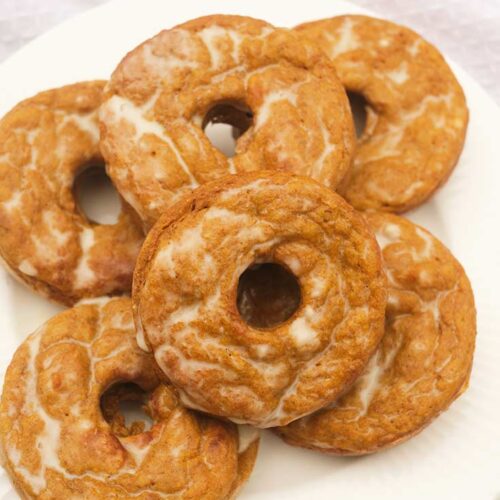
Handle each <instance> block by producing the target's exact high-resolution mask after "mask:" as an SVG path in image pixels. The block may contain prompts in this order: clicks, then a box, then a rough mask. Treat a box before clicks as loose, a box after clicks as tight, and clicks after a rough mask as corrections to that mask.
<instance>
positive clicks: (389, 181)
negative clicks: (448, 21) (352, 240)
mask: <svg viewBox="0 0 500 500" xmlns="http://www.w3.org/2000/svg"><path fill="white" fill-rule="evenodd" d="M296 30H297V31H298V32H299V33H301V34H302V35H304V36H307V37H308V38H310V39H311V40H313V41H315V42H317V43H318V45H319V46H321V47H322V48H323V49H324V51H325V52H326V53H327V54H328V55H329V56H330V58H331V60H332V62H333V63H334V65H335V69H336V71H337V74H338V76H339V78H340V80H341V81H342V84H343V85H344V86H345V87H346V89H347V90H348V91H349V92H352V93H355V94H359V95H361V96H362V97H363V98H364V99H365V100H366V108H365V109H366V126H365V128H364V131H363V133H362V135H361V137H359V140H358V144H357V150H356V153H355V155H354V160H353V167H352V169H351V170H350V172H349V174H348V175H347V176H346V177H345V179H344V181H343V182H342V185H341V186H340V187H339V192H340V193H341V194H342V195H343V196H344V197H345V198H346V199H347V201H348V202H349V203H351V204H352V205H353V206H354V207H355V208H357V209H359V210H367V209H374V210H379V211H389V212H403V211H405V210H408V209H410V208H412V207H415V206H417V205H419V204H421V203H423V202H424V201H425V200H426V199H427V198H429V196H431V195H432V193H434V191H435V190H436V189H437V188H438V187H439V186H440V185H442V184H443V183H444V182H445V181H446V180H447V178H448V176H449V175H450V174H451V172H452V170H453V168H454V166H455V164H456V163H457V161H458V158H459V156H460V153H461V151H462V146H463V143H464V139H465V132H466V129H467V121H468V111H467V105H466V102H465V96H464V93H463V91H462V88H461V87H460V84H459V83H458V82H457V80H456V78H455V76H454V74H453V72H452V71H451V69H450V67H449V66H448V64H447V63H446V61H445V60H444V58H443V56H442V55H441V54H440V53H439V51H438V50H437V49H436V48H435V47H434V46H433V45H431V44H430V43H428V42H427V41H425V40H424V39H423V38H422V37H421V36H419V35H418V34H417V33H415V32H414V31H412V30H410V29H408V28H405V27H404V26H399V25H397V24H394V23H391V22H389V21H385V20H381V19H375V18H372V17H368V16H358V15H346V16H339V17H334V18H331V19H324V20H320V21H315V22H311V23H306V24H302V25H300V26H298V27H297V28H296Z"/></svg>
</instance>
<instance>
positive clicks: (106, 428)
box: [0, 15, 476, 500]
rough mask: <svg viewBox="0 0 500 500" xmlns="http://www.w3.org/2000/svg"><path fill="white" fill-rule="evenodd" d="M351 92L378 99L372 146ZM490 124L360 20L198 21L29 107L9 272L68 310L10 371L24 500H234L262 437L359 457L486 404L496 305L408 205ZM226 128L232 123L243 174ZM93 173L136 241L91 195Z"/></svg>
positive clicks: (16, 143)
mask: <svg viewBox="0 0 500 500" xmlns="http://www.w3.org/2000/svg"><path fill="white" fill-rule="evenodd" d="M347 92H350V93H355V94H357V95H360V96H362V97H363V98H364V100H365V101H366V104H365V111H366V124H365V126H364V128H363V130H362V131H360V133H359V134H358V137H356V133H355V125H354V121H353V115H352V113H351V108H350V104H349V100H348V95H347ZM467 120H468V112H467V106H466V102H465V97H464V94H463V92H462V89H461V87H460V85H459V84H458V82H457V80H456V78H455V76H454V75H453V73H452V71H451V69H450V68H449V67H448V65H447V63H446V62H445V60H444V59H443V57H442V56H441V55H440V53H439V52H438V51H437V50H436V49H435V48H434V47H433V46H432V45H431V44H429V43H428V42H426V41H425V40H424V39H422V38H421V37H420V36H419V35H417V34H416V33H414V32H413V31H411V30H409V29H407V28H405V27H402V26H398V25H395V24H393V23H390V22H388V21H383V20H380V19H374V18H370V17H365V16H354V15H347V16H340V17H335V18H332V19H326V20H321V21H317V22H311V23H307V24H303V25H301V26H298V27H296V28H294V29H291V30H290V29H281V28H276V27H274V26H272V25H270V24H268V23H267V22H264V21H260V20H256V19H251V18H247V17H238V16H225V15H215V16H209V17H204V18H199V19H195V20H192V21H189V22H187V23H185V24H182V25H179V26H176V27H174V28H172V29H167V30H165V31H162V32H160V33H159V34H157V35H156V36H154V37H153V38H151V39H149V40H147V41H145V42H144V43H142V44H141V45H139V46H138V47H136V48H135V49H133V50H132V51H131V52H129V53H128V54H127V55H126V56H125V57H124V58H123V60H122V61H121V62H120V63H119V64H118V66H117V68H116V69H115V71H114V72H113V74H112V75H111V77H110V79H109V81H107V82H104V81H92V82H83V83H76V84H74V85H68V86H65V87H62V88H58V89H53V90H47V91H45V92H42V93H40V94H38V95H36V96H34V97H32V98H29V99H27V100H25V101H23V102H21V103H20V104H18V105H17V106H15V107H14V108H13V109H12V110H11V111H10V112H9V113H7V114H6V115H5V116H4V117H3V119H2V120H1V121H0V171H1V177H0V254H1V257H2V260H3V261H4V264H5V266H6V267H7V269H9V270H10V271H11V272H12V274H13V275H14V276H15V277H16V278H18V279H19V280H20V281H22V282H23V283H25V284H26V285H28V286H29V287H30V288H31V289H32V290H33V291H35V292H37V293H39V294H42V295H44V296H45V297H47V298H48V299H50V300H53V301H56V302H59V303H62V304H64V305H66V306H68V307H69V308H68V309H67V310H65V311H63V312H62V313H60V314H58V315H56V316H55V317H53V318H52V319H50V320H49V321H47V322H46V323H45V324H44V325H42V326H41V327H40V328H39V329H38V330H37V331H35V332H34V333H33V334H31V335H30V336H28V337H27V339H26V340H25V341H24V342H23V343H22V344H21V346H20V347H19V348H18V350H17V352H16V353H15V355H14V357H13V359H12V361H11V363H10V366H9V368H8V370H7V373H6V376H5V381H4V386H3V395H2V400H1V413H0V449H1V457H2V464H3V467H4V468H5V469H6V470H7V472H8V474H9V476H10V477H11V479H12V481H13V483H14V485H15V487H16V489H17V491H18V493H19V494H20V495H21V497H22V498H40V499H73V498H75V499H76V498H78V499H105V498H106V499H108V498H117V499H118V498H137V499H143V500H146V499H148V500H151V499H160V498H183V499H195V498H203V499H226V498H232V497H234V496H235V495H236V494H237V492H238V491H239V489H240V487H241V486H242V485H243V483H244V482H245V480H246V479H247V478H248V477H249V475H250V473H251V471H252V468H253V465H254V462H255V460H256V457H257V449H258V436H259V434H258V432H257V429H258V428H272V430H273V431H274V432H276V433H277V434H278V435H279V436H281V437H282V438H283V439H284V441H286V443H289V444H290V445H294V446H301V447H305V448H311V449H314V450H318V451H322V452H328V453H332V454H337V455H362V454H367V453H372V452H375V451H379V450H382V449H385V448H387V447H390V446H393V445H396V444H399V443H401V442H403V441H405V440H407V439H408V438H410V437H411V436H413V435H415V434H417V433H418V432H420V431H421V430H422V429H423V428H424V427H425V426H427V425H428V424H429V423H430V422H431V421H432V420H433V419H434V418H435V417H437V416H438V415H439V414H440V413H441V412H442V411H443V410H445V409H447V408H448V406H449V405H450V404H451V403H452V402H453V401H454V400H455V399H456V398H457V397H458V396H459V395H460V394H462V393H463V391H464V390H465V389H466V387H467V384H468V380H469V375H470V371H471V366H472V357H473V351H474V342H475V333H476V323H475V321H476V320H475V308H474V299H473V294H472V290H471V287H470V284H469V281H468V279H467V276H466V275H465V273H464V270H463V269H462V267H461V265H460V264H459V262H458V261H457V260H456V259H455V258H454V257H453V255H452V254H451V253H450V251H449V250H448V249H447V248H446V247H445V246H444V245H443V244H442V243H440V242H439V241H438V240H437V239H436V238H435V237H434V236H432V235H431V234H430V233H429V232H428V231H427V230H425V229H424V228H422V227H419V226H417V225H416V224H414V223H412V222H410V221H409V220H407V219H405V218H403V217H401V216H399V215H395V213H400V212H404V211H406V210H408V209H411V208H413V207H416V206H418V205H420V204H422V203H424V202H425V201H426V200H427V199H428V198H429V197H430V196H431V195H432V194H433V193H434V191H435V190H436V189H437V188H438V187H440V186H441V185H442V184H443V183H444V182H445V181H446V180H447V178H448V177H449V175H450V174H451V172H452V170H453V168H454V166H455V164H456V162H457V160H458V158H459V155H460V152H461V149H462V145H463V142H464V138H465V132H466V128H467ZM213 123H226V124H229V125H231V126H232V127H233V135H234V137H235V141H236V146H235V154H234V155H233V156H231V157H228V156H226V155H225V154H223V153H222V152H221V151H220V150H219V149H217V147H215V146H214V145H213V144H212V143H211V141H210V140H209V138H208V137H207V135H206V134H205V131H204V130H205V128H206V127H207V125H208V124H213ZM96 162H97V163H102V164H105V166H106V172H107V175H108V176H109V178H110V179H111V181H112V182H113V184H114V186H115V187H116V190H117V191H118V193H119V195H120V198H121V213H120V215H119V217H118V220H117V222H116V223H114V224H97V223H96V222H94V221H92V220H90V219H89V218H88V217H87V216H86V215H85V214H84V212H83V211H82V209H81V207H80V206H79V204H78V202H77V201H76V199H75V194H74V183H75V177H76V176H77V175H78V174H79V173H80V172H81V171H82V170H83V169H85V168H87V167H88V166H89V165H92V164H95V163H96ZM123 402H135V403H137V404H140V405H142V407H143V409H144V412H145V413H146V414H147V415H148V417H149V419H150V420H151V423H150V425H149V424H148V423H147V422H144V421H136V422H132V423H130V422H128V421H127V419H126V418H125V417H124V415H123V414H122V413H121V410H120V408H121V405H122V403H123Z"/></svg>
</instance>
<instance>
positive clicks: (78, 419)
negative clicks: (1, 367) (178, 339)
mask: <svg viewBox="0 0 500 500" xmlns="http://www.w3.org/2000/svg"><path fill="white" fill-rule="evenodd" d="M134 335H135V332H134V328H133V320H132V308H131V301H130V299H125V298H115V299H108V298H103V299H97V300H93V301H88V302H86V303H82V304H81V305H78V306H76V307H74V308H73V309H70V310H67V311H65V312H63V313H61V314H58V315H57V316H55V317H54V318H52V319H51V320H49V321H48V322H47V323H46V324H45V325H43V326H42V327H41V328H40V329H39V330H38V331H37V332H35V333H34V334H33V335H31V336H30V337H29V338H28V339H27V340H26V341H25V342H24V343H23V344H22V345H21V346H20V347H19V349H18V350H17V352H16V354H15V356H14V358H13V360H12V362H11V364H10V366H9V368H8V370H7V375H6V378H5V383H4V389H3V395H2V402H1V412H0V449H1V453H2V458H3V465H4V467H5V468H6V470H7V471H8V473H9V475H10V477H11V479H12V480H13V482H14V484H15V486H16V488H17V490H18V492H19V493H20V494H21V495H22V497H23V498H39V499H55V498H57V499H63V498H82V499H88V500H90V499H107V498H131V497H132V496H133V497H134V498H138V499H142V500H146V499H148V500H153V499H161V498H167V497H168V498H176V499H194V498H207V499H217V500H219V499H225V498H231V497H232V495H233V493H234V492H235V491H236V489H237V488H239V487H240V486H241V482H242V481H243V480H244V479H246V478H247V477H248V475H249V473H250V471H251V468H252V466H253V462H254V460H255V456H256V450H257V442H256V440H255V438H256V436H254V437H253V438H252V439H250V440H249V439H246V440H245V443H246V444H245V446H244V447H243V448H241V447H240V450H239V449H238V435H237V430H236V426H234V425H232V424H229V423H223V422H220V421H217V420H214V419H211V418H209V417H205V416H198V415H196V414H195V413H194V412H191V411H189V410H186V409H185V408H183V407H182V406H181V405H180V404H179V402H178V399H177V396H176V393H175V390H174V389H173V388H172V387H171V386H169V385H166V384H161V383H160V382H159V380H158V378H157V376H156V374H155V370H154V368H153V366H154V363H153V360H152V358H151V356H150V355H148V354H146V353H144V352H143V351H141V350H140V349H139V348H138V347H137V345H136V343H135V338H134ZM117 383H134V384H136V385H137V386H138V387H140V388H141V390H142V391H145V392H146V393H147V394H148V395H149V397H148V399H147V401H146V412H147V413H148V414H149V416H150V417H151V418H152V420H153V425H152V427H151V428H150V429H149V430H144V428H143V427H142V426H140V425H139V424H133V425H132V428H131V429H127V427H126V426H125V424H124V422H123V418H119V417H117V416H116V415H115V414H114V413H115V412H116V411H117V410H116V405H117V401H116V400H113V396H111V397H108V399H105V400H104V403H103V411H104V412H105V413H107V414H108V418H109V420H110V423H108V422H107V421H106V420H105V419H104V417H103V414H102V412H101V408H100V398H101V395H102V394H103V393H104V391H106V390H107V389H108V388H109V387H113V385H114V384H117ZM129 399H130V398H129ZM132 399H133V398H132Z"/></svg>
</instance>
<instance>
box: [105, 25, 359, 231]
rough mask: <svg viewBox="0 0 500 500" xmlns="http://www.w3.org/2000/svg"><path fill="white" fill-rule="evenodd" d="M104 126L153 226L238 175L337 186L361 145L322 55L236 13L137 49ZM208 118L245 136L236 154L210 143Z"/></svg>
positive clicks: (124, 185)
mask: <svg viewBox="0 0 500 500" xmlns="http://www.w3.org/2000/svg"><path fill="white" fill-rule="evenodd" d="M100 120H101V130H102V135H103V141H102V151H103V155H104V157H105V159H106V162H107V168H108V173H109V175H110V177H111V178H112V179H113V181H114V182H115V184H116V186H117V189H118V190H119V191H120V193H121V194H122V196H123V197H124V198H125V199H126V200H127V201H128V202H129V203H130V205H132V206H133V207H134V208H135V210H136V211H137V213H138V214H139V215H140V217H141V218H142V219H143V220H144V223H145V226H146V227H148V228H149V227H150V226H151V225H152V224H153V223H154V222H155V221H156V220H157V219H158V217H159V216H160V214H161V213H162V212H163V211H164V210H165V209H166V208H168V207H169V206H170V205H171V204H173V203H174V202H175V201H177V200H179V199H180V198H181V197H182V195H183V194H185V193H186V192H188V191H189V190H192V189H193V188H195V187H197V186H199V185H200V184H203V183H205V182H207V181H210V180H216V179H218V178H220V177H222V176H224V175H228V174H232V173H237V172H238V173H241V172H247V171H255V170H263V169H271V170H285V171H289V172H292V173H296V174H303V175H308V176H311V177H313V178H314V179H316V180H318V181H320V182H322V183H323V184H325V185H326V186H328V187H331V188H335V186H336V185H337V184H338V183H339V182H340V180H341V179H342V178H343V177H344V175H345V173H346V172H347V170H348V168H349V166H350V163H351V156H352V153H353V148H354V144H355V138H354V128H353V122H352V116H351V113H350V109H349V102H348V100H347V97H346V94H345V91H344V89H343V87H342V85H341V84H340V82H339V80H338V79H337V77H336V76H335V71H334V69H333V66H332V64H331V63H330V61H329V60H328V58H327V57H326V56H325V55H324V54H323V53H322V52H321V50H320V49H319V48H317V47H316V45H315V44H313V43H311V42H309V41H307V40H304V39H302V37H300V36H299V35H297V34H296V33H293V32H292V31H290V30H284V29H277V28H273V27H272V26H271V25H269V24H268V23H265V22H264V21H259V20H256V19H251V18H248V17H239V16H224V15H215V16H208V17H202V18H199V19H195V20H192V21H189V22H187V23H185V24H182V25H179V26H177V27H175V28H173V29H170V30H165V31H162V32H160V33H159V34H158V35H156V36H155V37H153V38H151V39H150V40H147V41H146V42H144V43H143V44H141V45H139V46H138V47H137V48H136V49H134V50H133V51H132V52H130V53H129V54H128V55H127V56H126V57H125V58H124V59H123V60H122V61H121V63H120V64H119V65H118V67H117V68H116V70H115V71H114V73H113V75H112V76H111V79H110V81H109V83H108V86H107V88H106V99H105V101H104V103H103V107H102V109H101V113H100ZM210 121H213V122H226V123H229V124H232V125H233V126H235V127H236V129H237V133H236V136H238V138H237V143H236V154H235V156H233V157H231V158H228V157H226V156H225V155H224V154H223V153H221V152H220V151H219V150H218V149H217V148H216V147H215V146H213V145H212V144H211V142H210V141H209V139H208V138H207V136H206V135H205V134H204V127H205V125H206V124H207V122H210ZM245 129H246V130H245Z"/></svg>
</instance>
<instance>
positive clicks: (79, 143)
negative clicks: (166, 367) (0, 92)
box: [0, 81, 144, 305]
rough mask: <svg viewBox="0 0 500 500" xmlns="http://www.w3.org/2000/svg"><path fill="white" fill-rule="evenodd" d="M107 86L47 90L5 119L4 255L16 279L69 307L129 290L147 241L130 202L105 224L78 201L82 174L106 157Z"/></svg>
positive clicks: (1, 164) (0, 238) (1, 172)
mask: <svg viewBox="0 0 500 500" xmlns="http://www.w3.org/2000/svg"><path fill="white" fill-rule="evenodd" d="M104 84H105V82H102V81H93V82H84V83H77V84H74V85H68V86H66V87H61V88H58V89H53V90H48V91H46V92H42V93H40V94H38V95H36V96H34V97H32V98H29V99H26V100H25V101H23V102H21V103H20V104H18V105H17V106H15V107H14V108H13V109H12V110H11V111H10V112H8V113H7V114H6V115H5V116H4V117H3V118H2V120H1V121H0V177H1V179H2V181H1V182H0V257H1V259H2V260H3V261H4V263H5V265H6V267H7V269H8V270H9V271H11V273H12V274H13V276H14V277H16V278H18V279H19V280H20V281H21V282H23V283H25V284H26V285H28V286H29V287H30V288H32V289H33V290H35V291H37V292H39V293H41V294H42V295H44V296H46V297H48V298H49V299H51V300H54V301H57V302H61V303H63V304H66V305H72V304H74V303H75V302H77V301H78V300H80V299H81V298H83V297H94V296H99V295H104V294H122V293H123V292H126V291H129V290H130V287H131V282H132V272H133V269H134V264H135V259H136V257H137V253H138V252H139V248H140V245H141V243H142V240H143V238H144V237H143V233H142V227H141V223H140V221H139V220H138V218H137V215H135V214H134V213H133V211H132V210H131V209H130V207H129V206H128V205H127V204H126V203H125V202H123V203H122V211H121V214H120V216H119V218H118V221H117V222H116V223H115V224H110V225H108V224H97V223H95V222H92V221H91V220H88V218H87V217H86V216H85V215H84V214H83V213H82V212H81V210H80V209H79V207H78V205H77V203H76V201H75V195H74V192H73V184H74V180H75V177H76V176H77V174H79V173H80V172H81V171H82V169H85V168H86V167H88V166H90V165H92V164H96V163H101V162H102V157H101V154H100V151H99V126H98V121H97V110H98V108H99V105H100V102H101V99H102V90H103V88H104Z"/></svg>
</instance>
